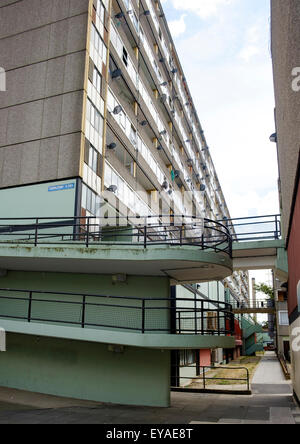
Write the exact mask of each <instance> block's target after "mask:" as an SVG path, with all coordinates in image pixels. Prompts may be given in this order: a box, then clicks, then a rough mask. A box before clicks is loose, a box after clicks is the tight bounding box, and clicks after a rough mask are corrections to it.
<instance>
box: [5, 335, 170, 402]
mask: <svg viewBox="0 0 300 444" xmlns="http://www.w3.org/2000/svg"><path fill="white" fill-rule="evenodd" d="M0 386H5V387H11V388H17V389H23V390H29V391H34V392H39V393H46V394H52V395H59V396H67V397H73V398H78V399H87V400H93V401H102V402H111V403H117V404H118V403H122V404H131V405H146V406H157V407H167V406H169V404H170V352H169V351H160V350H149V349H147V350H146V349H139V348H133V347H125V348H124V352H123V353H116V352H112V351H109V346H108V345H103V344H92V343H89V342H78V341H70V340H64V339H51V338H43V337H37V336H25V335H18V334H11V333H10V334H8V335H7V352H5V353H0Z"/></svg>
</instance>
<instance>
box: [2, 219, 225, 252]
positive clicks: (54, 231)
mask: <svg viewBox="0 0 300 444" xmlns="http://www.w3.org/2000/svg"><path fill="white" fill-rule="evenodd" d="M1 243H17V244H26V245H28V244H30V245H34V246H37V245H41V244H64V245H76V244H79V245H84V246H85V247H87V248H89V247H90V246H96V245H97V244H102V245H103V244H112V243H115V244H118V245H138V246H143V247H144V248H147V247H148V246H151V245H170V246H183V245H185V246H188V245H190V246H195V247H198V248H199V249H201V250H207V249H209V250H214V251H215V252H223V253H227V254H228V255H230V256H232V238H231V235H230V232H229V229H228V228H227V227H226V226H225V225H224V224H222V223H220V222H218V221H212V220H209V219H202V218H198V217H194V216H170V215H169V216H163V215H160V216H147V217H139V216H134V217H122V216H118V217H117V218H116V217H112V218H110V217H102V218H95V217H73V218H67V217H55V218H45V217H37V218H13V219H10V218H5V219H3V218H2V219H0V244H1Z"/></svg>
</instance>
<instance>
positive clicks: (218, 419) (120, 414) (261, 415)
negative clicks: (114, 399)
mask: <svg viewBox="0 0 300 444" xmlns="http://www.w3.org/2000/svg"><path fill="white" fill-rule="evenodd" d="M252 390H253V395H252V396H240V395H238V396H232V395H210V394H197V393H173V394H172V406H171V407H170V408H166V409H159V408H150V407H130V406H121V405H111V404H99V403H94V402H86V401H77V400H71V399H66V398H57V397H54V396H45V395H40V394H36V393H28V392H23V391H18V390H12V389H7V388H2V389H1V388H0V424H109V425H110V424H111V425H117V424H174V425H175V424H297V423H299V422H300V409H298V408H297V406H296V404H295V402H294V400H293V397H292V389H291V386H290V384H289V383H288V382H287V381H285V379H284V377H283V375H282V373H281V368H280V364H279V363H278V361H277V359H276V357H275V356H274V355H273V354H267V355H266V356H265V357H264V358H263V360H262V362H261V364H260V365H259V367H258V368H257V371H256V373H255V376H254V381H253V385H252Z"/></svg>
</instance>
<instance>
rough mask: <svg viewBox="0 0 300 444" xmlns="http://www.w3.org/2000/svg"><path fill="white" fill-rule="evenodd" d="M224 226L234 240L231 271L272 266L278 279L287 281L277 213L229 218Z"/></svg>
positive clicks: (283, 246)
mask: <svg viewBox="0 0 300 444" xmlns="http://www.w3.org/2000/svg"><path fill="white" fill-rule="evenodd" d="M223 222H224V221H223ZM226 226H227V227H228V229H229V231H230V232H231V235H232V239H233V243H232V258H233V269H234V270H263V269H266V270H269V269H272V270H274V271H275V272H276V276H277V277H278V278H279V279H280V280H282V281H285V280H287V278H288V262H287V254H286V250H285V244H284V240H282V239H281V222H280V216H279V215H271V216H257V217H247V218H236V219H228V220H227V221H226ZM267 312H268V311H266V312H264V311H258V312H257V313H267ZM252 313H253V312H252Z"/></svg>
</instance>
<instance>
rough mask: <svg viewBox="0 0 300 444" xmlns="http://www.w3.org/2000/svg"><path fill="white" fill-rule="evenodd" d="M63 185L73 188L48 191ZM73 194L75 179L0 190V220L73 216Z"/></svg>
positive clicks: (74, 191) (74, 192)
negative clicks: (6, 218) (7, 218)
mask: <svg viewBox="0 0 300 444" xmlns="http://www.w3.org/2000/svg"><path fill="white" fill-rule="evenodd" d="M65 184H66V185H71V186H72V187H73V188H70V189H65V190H62V191H49V188H50V187H55V186H59V185H65ZM75 194H76V180H75V179H69V180H68V179H67V180H64V181H58V182H51V183H42V184H38V185H30V186H24V187H17V188H9V189H6V190H0V218H5V217H10V218H14V217H16V218H17V217H37V216H39V217H56V216H58V217H65V216H68V217H69V216H74V214H75Z"/></svg>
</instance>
